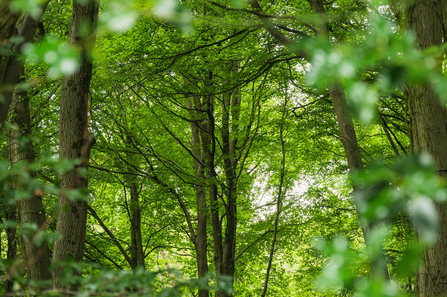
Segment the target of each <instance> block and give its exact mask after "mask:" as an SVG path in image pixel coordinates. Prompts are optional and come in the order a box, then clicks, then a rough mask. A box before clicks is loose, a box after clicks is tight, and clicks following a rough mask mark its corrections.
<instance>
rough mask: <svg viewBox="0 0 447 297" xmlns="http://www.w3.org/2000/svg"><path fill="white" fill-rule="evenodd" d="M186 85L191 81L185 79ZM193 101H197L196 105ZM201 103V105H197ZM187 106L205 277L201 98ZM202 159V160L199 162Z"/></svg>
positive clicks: (199, 260) (198, 237)
mask: <svg viewBox="0 0 447 297" xmlns="http://www.w3.org/2000/svg"><path fill="white" fill-rule="evenodd" d="M185 82H186V85H189V82H188V81H187V80H186V79H185ZM193 101H194V102H195V103H196V105H194V103H193ZM197 104H199V106H197ZM187 107H188V109H189V110H190V115H191V145H192V152H193V153H194V155H195V159H194V172H195V176H196V179H197V181H198V185H196V186H195V190H196V201H197V235H196V240H195V242H194V246H195V248H196V259H197V270H198V276H199V277H203V276H204V275H205V274H206V273H207V272H208V258H207V230H206V224H207V218H206V217H207V203H206V191H205V188H204V187H203V186H202V185H201V184H202V183H205V171H204V167H203V165H202V164H203V163H204V162H203V158H202V153H201V149H200V132H199V123H198V120H199V118H200V116H201V115H200V113H199V112H197V111H194V108H195V109H198V110H199V109H201V106H200V98H198V97H197V96H196V95H193V96H192V98H188V101H187ZM199 160H201V162H199ZM208 296H209V293H208V291H207V290H199V297H208Z"/></svg>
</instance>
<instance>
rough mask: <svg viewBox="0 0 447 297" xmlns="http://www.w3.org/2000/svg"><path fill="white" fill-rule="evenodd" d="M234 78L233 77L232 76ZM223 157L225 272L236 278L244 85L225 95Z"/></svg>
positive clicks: (233, 70) (234, 68) (233, 68)
mask: <svg viewBox="0 0 447 297" xmlns="http://www.w3.org/2000/svg"><path fill="white" fill-rule="evenodd" d="M237 66H238V63H237V62H231V64H230V65H229V66H228V68H229V71H228V75H230V76H233V77H236V76H237V72H238V68H237ZM233 77H230V79H232V78H233ZM222 103H223V104H222V131H221V136H222V156H223V161H224V162H223V165H224V171H225V179H226V184H225V189H224V194H225V196H226V198H227V209H226V217H227V225H226V228H225V241H224V246H223V255H222V274H223V275H227V276H231V277H234V261H235V252H236V251H235V250H236V227H237V224H236V218H237V182H236V166H237V162H236V143H237V140H238V139H237V137H238V129H239V108H240V104H241V94H240V88H239V87H238V88H236V90H234V91H228V92H226V93H224V94H223V100H222Z"/></svg>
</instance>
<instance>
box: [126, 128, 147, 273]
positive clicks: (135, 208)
mask: <svg viewBox="0 0 447 297" xmlns="http://www.w3.org/2000/svg"><path fill="white" fill-rule="evenodd" d="M125 141H126V142H127V145H128V147H127V150H128V152H127V153H126V157H127V160H129V162H132V163H133V164H137V162H136V161H135V160H134V156H133V154H132V153H131V152H130V151H131V150H132V144H133V142H132V141H133V140H132V136H130V135H127V136H126V139H125ZM128 170H129V173H134V172H135V170H134V168H132V166H128ZM127 183H128V187H129V188H130V207H129V208H130V209H129V215H130V218H129V219H130V238H131V240H130V254H131V258H132V263H130V265H131V266H132V269H133V270H134V269H135V268H137V267H142V268H143V269H146V268H145V265H144V249H143V240H142V238H141V208H140V193H139V192H138V188H137V178H136V177H135V176H134V175H132V174H128V175H127ZM126 204H127V202H126Z"/></svg>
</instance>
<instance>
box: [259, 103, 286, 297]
mask: <svg viewBox="0 0 447 297" xmlns="http://www.w3.org/2000/svg"><path fill="white" fill-rule="evenodd" d="M287 100H288V99H287V97H286V99H285V102H284V108H283V112H282V118H281V124H280V127H279V140H280V142H281V154H282V159H281V169H280V175H279V187H278V198H277V199H276V217H275V226H274V228H273V239H272V246H271V248H270V255H269V263H268V265H267V271H266V273H265V280H264V288H263V289H262V294H261V297H265V295H266V294H267V289H268V283H269V278H270V269H271V268H272V262H273V253H274V252H275V244H276V236H277V235H278V222H279V215H280V214H281V204H282V192H283V184H284V175H285V167H286V149H285V140H284V121H285V118H286V113H287Z"/></svg>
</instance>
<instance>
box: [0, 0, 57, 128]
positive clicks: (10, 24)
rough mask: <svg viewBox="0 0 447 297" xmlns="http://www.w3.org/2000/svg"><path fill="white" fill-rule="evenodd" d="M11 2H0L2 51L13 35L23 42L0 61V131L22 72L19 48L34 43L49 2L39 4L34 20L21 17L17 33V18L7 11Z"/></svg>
mask: <svg viewBox="0 0 447 297" xmlns="http://www.w3.org/2000/svg"><path fill="white" fill-rule="evenodd" d="M11 2H12V1H11V0H0V42H1V44H2V49H6V46H5V45H7V46H8V42H9V39H10V38H11V37H13V36H15V35H18V37H22V38H23V40H22V41H21V42H20V43H19V44H17V45H15V46H14V47H11V52H10V53H9V55H8V56H6V57H4V58H3V57H2V58H1V59H0V131H1V130H2V128H3V123H4V122H5V120H6V117H7V116H8V110H9V105H10V104H11V100H12V96H13V93H14V89H15V86H16V84H17V83H18V82H19V79H20V77H21V76H22V75H23V71H24V68H23V65H24V63H23V59H20V58H19V59H18V57H19V56H18V54H19V53H20V52H21V48H22V46H23V45H24V44H25V43H29V42H33V41H34V35H35V34H36V30H37V26H38V24H39V21H40V18H41V17H42V14H43V12H44V11H45V9H46V7H47V4H48V2H49V1H44V2H43V3H41V4H40V8H41V14H40V15H39V16H38V17H37V18H36V19H34V18H33V17H31V16H30V15H29V14H26V15H25V16H24V17H23V23H22V25H21V26H20V28H19V32H18V33H17V30H16V28H15V25H16V22H17V19H18V17H19V16H18V15H16V14H14V13H12V12H11V10H10V9H9V6H10V4H11ZM9 46H12V45H9Z"/></svg>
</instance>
